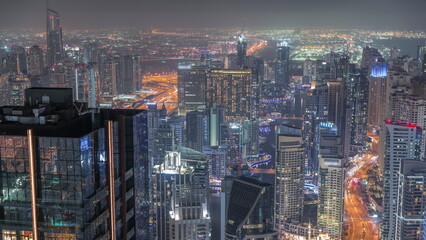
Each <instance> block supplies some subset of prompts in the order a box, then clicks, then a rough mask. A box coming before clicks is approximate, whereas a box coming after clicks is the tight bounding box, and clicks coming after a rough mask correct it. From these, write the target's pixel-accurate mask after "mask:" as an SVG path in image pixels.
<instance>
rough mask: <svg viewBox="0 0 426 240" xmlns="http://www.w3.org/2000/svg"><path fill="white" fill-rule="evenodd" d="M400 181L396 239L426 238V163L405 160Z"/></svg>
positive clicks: (396, 213) (400, 173)
mask: <svg viewBox="0 0 426 240" xmlns="http://www.w3.org/2000/svg"><path fill="white" fill-rule="evenodd" d="M398 182H399V185H398V196H397V199H396V201H397V206H398V208H397V212H395V215H396V221H397V222H396V234H395V235H396V238H395V239H401V240H409V239H424V238H425V237H426V233H425V230H426V228H425V222H424V212H425V211H426V195H425V194H424V189H425V187H426V163H425V162H421V161H416V160H414V161H413V160H405V161H403V162H402V164H401V172H399V179H398Z"/></svg>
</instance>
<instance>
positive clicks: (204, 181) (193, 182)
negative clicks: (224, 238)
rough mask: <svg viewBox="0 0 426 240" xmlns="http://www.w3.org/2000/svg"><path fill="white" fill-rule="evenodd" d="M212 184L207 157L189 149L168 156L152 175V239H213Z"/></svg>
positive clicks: (182, 149) (183, 148) (170, 153)
mask: <svg viewBox="0 0 426 240" xmlns="http://www.w3.org/2000/svg"><path fill="white" fill-rule="evenodd" d="M208 181H209V173H208V167H207V162H206V157H205V155H203V154H201V153H200V152H197V151H194V150H192V149H188V148H185V147H182V148H179V149H178V151H177V152H167V154H166V155H165V159H164V162H163V163H162V164H161V165H157V166H154V169H153V173H152V195H151V206H152V209H151V211H152V223H153V231H152V233H153V234H152V238H151V239H158V240H173V239H175V240H178V239H179V240H180V239H192V240H196V239H206V240H208V239H210V225H211V223H210V213H209V211H208V195H207V193H208V190H209V188H208Z"/></svg>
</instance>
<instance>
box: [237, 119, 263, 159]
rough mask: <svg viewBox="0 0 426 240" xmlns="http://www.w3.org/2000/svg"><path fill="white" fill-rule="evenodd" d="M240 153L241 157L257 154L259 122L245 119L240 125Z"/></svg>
mask: <svg viewBox="0 0 426 240" xmlns="http://www.w3.org/2000/svg"><path fill="white" fill-rule="evenodd" d="M241 147H242V151H241V153H242V154H241V155H242V158H243V159H246V158H247V157H248V156H253V155H257V154H259V122H258V121H254V120H245V121H244V122H243V123H242V125H241Z"/></svg>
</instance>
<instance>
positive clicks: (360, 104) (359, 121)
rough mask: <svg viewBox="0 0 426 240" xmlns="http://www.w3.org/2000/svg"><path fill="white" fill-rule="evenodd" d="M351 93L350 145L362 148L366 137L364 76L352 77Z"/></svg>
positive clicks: (366, 115)
mask: <svg viewBox="0 0 426 240" xmlns="http://www.w3.org/2000/svg"><path fill="white" fill-rule="evenodd" d="M350 79H351V81H353V83H354V85H353V88H352V89H353V91H351V92H352V94H351V99H350V102H351V108H352V109H353V111H352V119H351V133H350V135H351V144H353V145H361V146H363V145H364V144H365V142H366V138H367V137H366V136H367V118H368V93H369V86H368V79H367V77H366V76H364V75H352V76H351V77H350Z"/></svg>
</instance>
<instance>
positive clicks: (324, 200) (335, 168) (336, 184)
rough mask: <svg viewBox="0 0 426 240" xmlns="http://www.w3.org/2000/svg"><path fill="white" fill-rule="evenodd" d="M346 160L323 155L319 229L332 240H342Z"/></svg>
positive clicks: (320, 175)
mask: <svg viewBox="0 0 426 240" xmlns="http://www.w3.org/2000/svg"><path fill="white" fill-rule="evenodd" d="M343 164H344V159H343V157H341V156H340V157H339V156H338V155H328V156H327V155H321V157H320V169H319V181H318V192H319V194H318V227H319V228H320V229H321V230H322V231H324V232H326V233H328V234H329V235H330V237H331V238H332V239H341V238H342V228H343V224H342V223H343V212H344V211H343V200H344V186H345V182H344V177H345V174H344V173H345V171H344V165H343Z"/></svg>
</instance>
